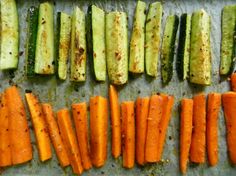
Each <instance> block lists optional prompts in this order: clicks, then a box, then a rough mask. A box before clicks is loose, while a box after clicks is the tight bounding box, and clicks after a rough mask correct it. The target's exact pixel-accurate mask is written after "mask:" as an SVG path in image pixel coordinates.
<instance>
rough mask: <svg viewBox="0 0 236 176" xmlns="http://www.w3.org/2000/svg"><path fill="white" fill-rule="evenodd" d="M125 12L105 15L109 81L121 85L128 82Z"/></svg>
mask: <svg viewBox="0 0 236 176" xmlns="http://www.w3.org/2000/svg"><path fill="white" fill-rule="evenodd" d="M127 24H128V22H127V15H126V13H125V12H109V13H107V14H106V56H107V69H108V76H109V80H110V82H111V83H112V84H116V85H122V84H125V83H126V82H127V81H128V28H127Z"/></svg>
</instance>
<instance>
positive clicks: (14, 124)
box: [5, 86, 33, 164]
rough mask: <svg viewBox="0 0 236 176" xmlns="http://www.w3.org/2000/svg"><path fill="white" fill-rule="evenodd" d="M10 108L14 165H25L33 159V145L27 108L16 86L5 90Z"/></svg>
mask: <svg viewBox="0 0 236 176" xmlns="http://www.w3.org/2000/svg"><path fill="white" fill-rule="evenodd" d="M5 94H6V102H7V107H8V114H9V116H8V119H9V133H10V143H11V144H10V148H11V156H12V164H21V163H25V162H27V161H29V160H31V159H32V155H33V154H32V145H31V142H30V131H29V126H28V123H27V118H26V112H25V107H24V104H23V101H22V99H21V96H20V93H19V91H18V89H17V88H16V87H15V86H12V87H9V88H7V89H6V90H5Z"/></svg>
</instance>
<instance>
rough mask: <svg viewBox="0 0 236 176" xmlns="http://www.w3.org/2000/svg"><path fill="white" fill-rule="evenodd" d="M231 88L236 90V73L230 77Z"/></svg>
mask: <svg viewBox="0 0 236 176" xmlns="http://www.w3.org/2000/svg"><path fill="white" fill-rule="evenodd" d="M230 83H231V89H232V91H234V92H236V73H233V74H232V75H231V78H230Z"/></svg>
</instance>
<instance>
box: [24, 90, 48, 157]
mask: <svg viewBox="0 0 236 176" xmlns="http://www.w3.org/2000/svg"><path fill="white" fill-rule="evenodd" d="M25 97H26V101H27V104H28V107H29V111H30V115H31V120H32V123H33V126H34V132H35V137H36V141H37V147H38V152H39V158H40V160H41V161H46V160H48V159H50V158H51V157H52V151H51V146H50V139H49V135H48V129H47V125H46V122H45V117H44V114H43V109H42V106H41V104H40V102H39V101H38V98H37V97H36V96H35V95H34V94H33V93H26V94H25Z"/></svg>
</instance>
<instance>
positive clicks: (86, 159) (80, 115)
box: [72, 103, 92, 170]
mask: <svg viewBox="0 0 236 176" xmlns="http://www.w3.org/2000/svg"><path fill="white" fill-rule="evenodd" d="M72 113H73V118H74V123H75V129H76V134H77V139H78V144H79V151H80V156H81V160H82V164H83V168H84V169H85V170H88V169H90V168H91V167H92V163H91V160H90V154H89V146H88V123H87V106H86V103H79V104H72Z"/></svg>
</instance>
